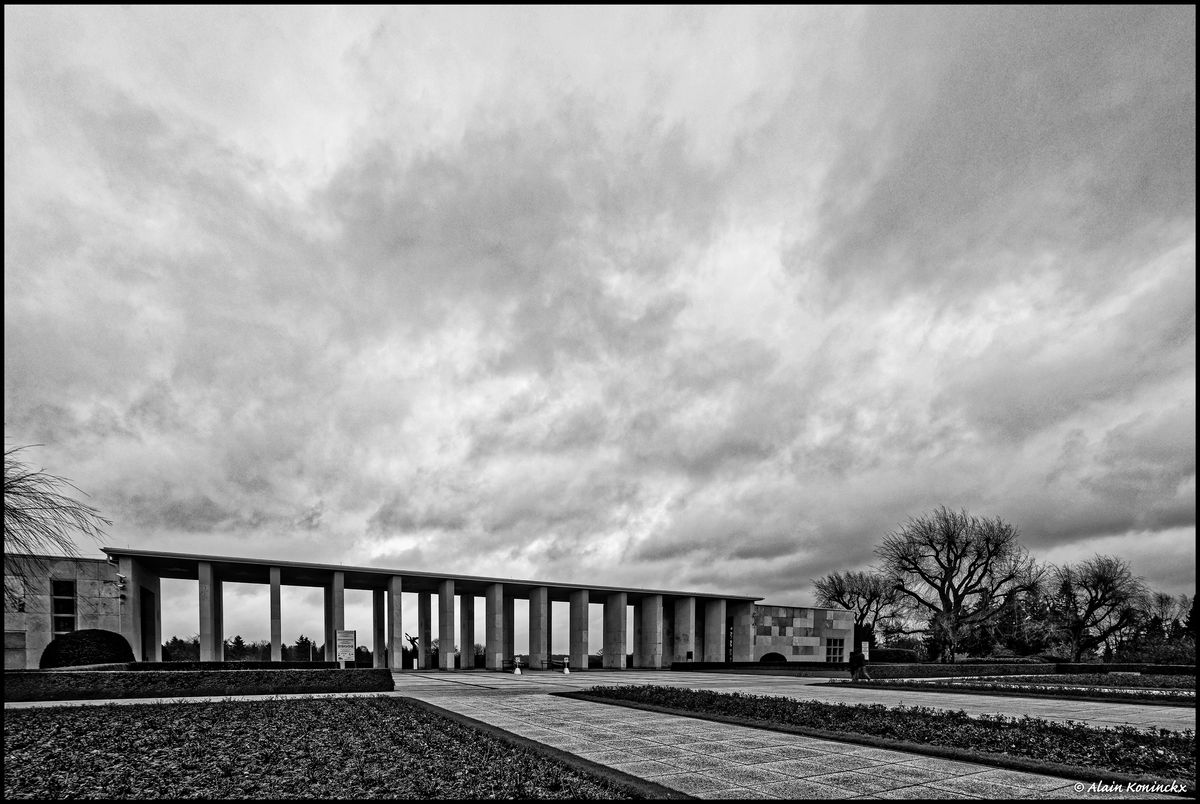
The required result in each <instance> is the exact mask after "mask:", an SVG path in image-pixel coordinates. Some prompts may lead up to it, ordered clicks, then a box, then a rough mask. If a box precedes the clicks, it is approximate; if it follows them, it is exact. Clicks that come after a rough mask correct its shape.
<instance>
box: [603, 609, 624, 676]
mask: <svg viewBox="0 0 1200 804" xmlns="http://www.w3.org/2000/svg"><path fill="white" fill-rule="evenodd" d="M627 600H628V597H627V595H626V594H625V593H624V592H610V593H609V595H608V597H606V598H605V599H604V661H603V665H604V666H605V667H611V668H615V669H617V670H623V669H624V668H625V607H626V605H627Z"/></svg>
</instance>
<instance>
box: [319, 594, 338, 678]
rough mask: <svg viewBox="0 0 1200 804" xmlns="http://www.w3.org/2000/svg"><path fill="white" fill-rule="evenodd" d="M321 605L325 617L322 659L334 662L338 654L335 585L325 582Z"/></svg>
mask: <svg viewBox="0 0 1200 804" xmlns="http://www.w3.org/2000/svg"><path fill="white" fill-rule="evenodd" d="M321 605H322V611H323V612H324V617H325V625H324V628H325V640H324V642H325V647H324V648H323V649H322V650H321V661H324V662H332V661H333V657H334V656H335V655H337V654H336V651H335V649H334V644H333V639H334V636H333V585H332V583H327V584H325V586H324V587H322V589H321Z"/></svg>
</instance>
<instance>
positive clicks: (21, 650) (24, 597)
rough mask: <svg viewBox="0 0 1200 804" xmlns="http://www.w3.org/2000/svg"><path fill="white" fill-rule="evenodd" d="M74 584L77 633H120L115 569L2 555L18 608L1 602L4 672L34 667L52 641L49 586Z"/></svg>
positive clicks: (94, 561)
mask: <svg viewBox="0 0 1200 804" xmlns="http://www.w3.org/2000/svg"><path fill="white" fill-rule="evenodd" d="M55 580H62V581H75V630H81V629H84V628H102V629H104V630H105V631H114V632H116V633H118V634H119V633H121V605H122V601H121V590H120V589H118V588H117V568H116V567H114V566H112V565H111V564H109V563H108V562H107V561H105V560H104V559H100V558H80V559H70V558H56V557H37V556H5V557H4V586H5V589H6V590H7V589H13V590H16V591H17V592H18V593H19V594H20V597H21V603H19V604H12V603H10V602H9V601H8V595H5V601H4V669H5V670H23V669H32V668H36V667H37V666H38V662H39V661H40V660H41V657H42V651H43V650H45V649H46V646H47V645H49V644H50V642H51V640H52V639H53V638H54V626H53V614H52V602H51V594H50V592H51V581H55Z"/></svg>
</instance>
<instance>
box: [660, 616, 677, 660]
mask: <svg viewBox="0 0 1200 804" xmlns="http://www.w3.org/2000/svg"><path fill="white" fill-rule="evenodd" d="M674 644H675V601H674V600H672V599H664V600H663V609H662V666H663V667H664V668H670V667H671V665H672V664H674V662H675V652H674V649H673V646H674Z"/></svg>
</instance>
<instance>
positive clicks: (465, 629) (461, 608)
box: [458, 592, 475, 670]
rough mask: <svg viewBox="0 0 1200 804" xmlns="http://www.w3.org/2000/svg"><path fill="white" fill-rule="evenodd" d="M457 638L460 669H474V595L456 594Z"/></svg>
mask: <svg viewBox="0 0 1200 804" xmlns="http://www.w3.org/2000/svg"><path fill="white" fill-rule="evenodd" d="M458 638H459V640H460V641H459V656H461V657H462V658H461V660H460V661H459V663H458V666H459V669H460V670H474V669H475V595H473V594H469V593H466V592H464V593H463V594H461V595H459V596H458Z"/></svg>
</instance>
